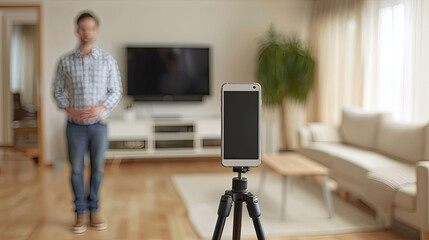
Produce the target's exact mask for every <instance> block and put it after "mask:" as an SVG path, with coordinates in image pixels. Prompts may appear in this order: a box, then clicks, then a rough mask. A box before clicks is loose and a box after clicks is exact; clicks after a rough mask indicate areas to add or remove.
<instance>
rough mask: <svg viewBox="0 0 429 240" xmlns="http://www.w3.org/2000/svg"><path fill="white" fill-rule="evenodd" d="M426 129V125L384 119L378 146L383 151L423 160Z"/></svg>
mask: <svg viewBox="0 0 429 240" xmlns="http://www.w3.org/2000/svg"><path fill="white" fill-rule="evenodd" d="M425 130H426V128H425V126H424V125H417V124H405V123H398V122H395V121H393V120H390V119H383V120H382V121H381V123H380V126H379V129H378V134H377V142H376V148H377V150H379V151H380V152H382V153H385V154H388V155H390V156H394V157H397V158H401V159H403V160H406V161H408V162H410V163H416V162H418V161H421V160H423V155H424V140H425V139H424V138H425Z"/></svg>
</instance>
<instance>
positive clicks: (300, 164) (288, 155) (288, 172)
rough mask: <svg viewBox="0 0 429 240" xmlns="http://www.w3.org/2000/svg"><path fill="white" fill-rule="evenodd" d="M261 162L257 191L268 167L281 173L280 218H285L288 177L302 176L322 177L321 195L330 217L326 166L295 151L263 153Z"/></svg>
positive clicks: (262, 184) (263, 180) (263, 181)
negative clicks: (261, 168) (261, 169)
mask: <svg viewBox="0 0 429 240" xmlns="http://www.w3.org/2000/svg"><path fill="white" fill-rule="evenodd" d="M262 163H263V166H264V167H263V171H262V176H261V181H260V185H259V193H262V189H263V186H264V183H265V178H266V175H267V172H268V168H270V169H271V170H272V171H274V172H276V173H278V174H280V175H282V201H281V218H282V220H285V219H286V200H287V199H286V198H287V188H288V186H289V184H290V178H291V177H302V176H321V177H322V179H323V181H322V188H323V197H324V199H325V204H326V208H327V211H328V215H329V218H332V196H331V191H330V190H329V187H328V176H329V169H328V168H326V167H325V166H323V165H321V164H319V163H317V162H315V161H313V160H311V159H310V158H307V157H305V156H304V155H301V154H299V153H296V152H285V153H274V154H264V155H263V156H262Z"/></svg>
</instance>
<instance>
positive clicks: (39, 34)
mask: <svg viewBox="0 0 429 240" xmlns="http://www.w3.org/2000/svg"><path fill="white" fill-rule="evenodd" d="M2 9H35V10H36V12H37V21H36V29H37V44H38V49H37V56H38V58H37V59H38V61H37V72H38V74H37V75H38V79H37V81H38V82H37V85H38V94H37V105H38V107H37V138H38V139H37V140H38V165H39V166H44V165H46V162H45V151H44V149H45V147H44V146H45V144H44V139H45V136H44V135H45V134H44V127H43V126H44V124H43V120H44V118H43V117H44V116H43V105H42V96H41V92H42V91H43V90H42V89H41V86H42V82H43V73H42V68H43V64H42V60H43V57H42V53H43V49H42V46H43V44H42V7H41V5H40V4H19V5H12V4H0V10H2ZM2 47H3V46H2ZM3 55H4V53H3ZM6 55H7V56H8V57H9V61H10V56H9V55H10V54H6ZM1 84H2V85H3V86H5V83H4V82H3V83H1ZM8 85H9V84H8ZM10 97H11V96H9V98H10ZM7 98H8V96H3V99H6V100H8V99H7ZM6 103H7V104H9V105H10V104H12V101H11V100H10V99H9V101H6ZM7 110H9V111H12V108H11V107H10V106H9V107H8V109H7ZM10 126H11V124H10ZM1 127H4V126H1ZM6 136H7V135H6Z"/></svg>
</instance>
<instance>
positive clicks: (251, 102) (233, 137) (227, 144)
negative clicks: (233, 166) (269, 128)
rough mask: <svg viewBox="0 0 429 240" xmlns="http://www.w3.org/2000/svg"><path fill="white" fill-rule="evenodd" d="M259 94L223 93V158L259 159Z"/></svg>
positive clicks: (244, 92)
mask: <svg viewBox="0 0 429 240" xmlns="http://www.w3.org/2000/svg"><path fill="white" fill-rule="evenodd" d="M258 97H259V94H258V92H257V91H254V92H253V91H225V92H224V101H225V102H224V158H225V159H258V158H259V124H258V119H259V99H258Z"/></svg>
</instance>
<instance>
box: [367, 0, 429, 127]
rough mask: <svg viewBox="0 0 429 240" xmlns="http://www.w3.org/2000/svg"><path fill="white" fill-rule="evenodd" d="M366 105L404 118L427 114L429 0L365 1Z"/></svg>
mask: <svg viewBox="0 0 429 240" xmlns="http://www.w3.org/2000/svg"><path fill="white" fill-rule="evenodd" d="M365 9H366V10H365V14H366V15H367V16H368V17H367V18H364V19H367V21H366V22H365V23H364V24H363V26H365V27H366V28H364V31H365V35H366V36H371V37H367V38H364V39H363V42H364V49H366V51H364V52H363V53H364V56H365V84H364V86H365V87H364V97H363V98H364V107H365V108H367V109H376V110H385V111H389V112H391V113H393V115H394V117H395V118H396V119H398V120H402V121H426V120H428V119H429V106H428V102H429V97H428V95H429V94H428V90H429V75H428V74H429V72H428V68H429V45H428V44H427V43H429V34H428V31H429V21H428V20H429V19H428V17H427V15H428V14H429V2H428V1H426V0H401V1H398V0H396V1H392V0H390V1H368V2H367V4H366V7H365Z"/></svg>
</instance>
